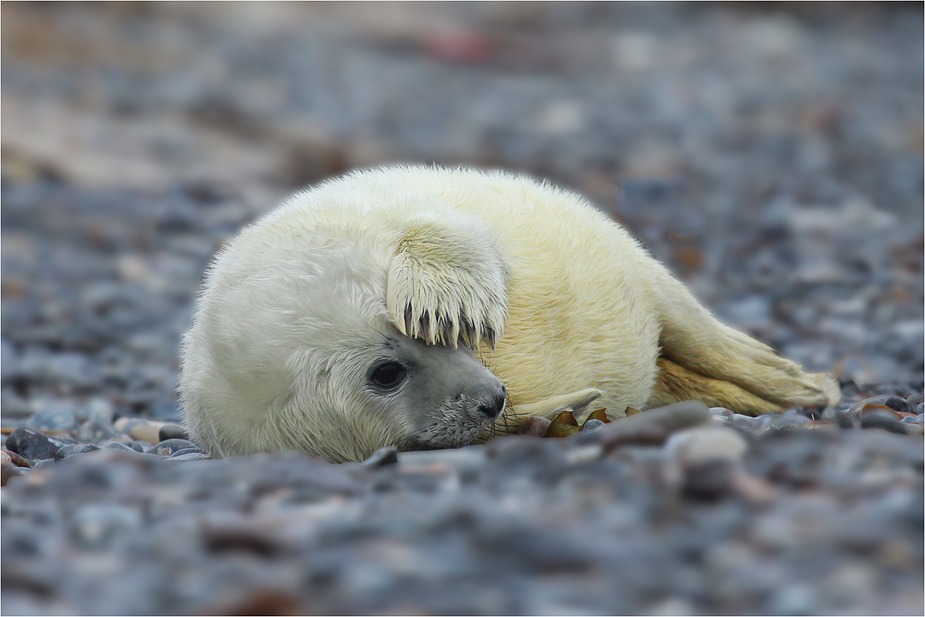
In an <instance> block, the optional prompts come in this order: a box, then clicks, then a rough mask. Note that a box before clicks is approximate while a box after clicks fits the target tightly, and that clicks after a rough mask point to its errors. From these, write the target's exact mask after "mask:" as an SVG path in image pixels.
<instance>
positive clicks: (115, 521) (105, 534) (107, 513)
mask: <svg viewBox="0 0 925 617" xmlns="http://www.w3.org/2000/svg"><path fill="white" fill-rule="evenodd" d="M142 523H143V519H142V516H141V514H140V513H139V512H138V511H137V510H135V509H133V508H130V507H126V506H121V505H118V504H105V503H102V504H96V503H90V504H87V505H84V506H82V507H80V508H78V509H77V511H75V512H74V514H73V517H72V519H71V525H72V530H73V531H72V533H73V536H74V539H75V540H76V542H77V545H78V546H80V547H82V548H90V549H94V548H98V547H101V546H104V545H106V544H108V543H110V542H112V541H113V540H114V538H115V536H117V535H128V534H131V533H133V532H135V531H136V530H137V529H139V528H140V527H141V525H142Z"/></svg>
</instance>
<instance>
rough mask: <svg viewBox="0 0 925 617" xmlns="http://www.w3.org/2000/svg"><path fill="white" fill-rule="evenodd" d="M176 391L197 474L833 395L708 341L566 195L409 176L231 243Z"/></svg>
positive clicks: (650, 273)
mask: <svg viewBox="0 0 925 617" xmlns="http://www.w3.org/2000/svg"><path fill="white" fill-rule="evenodd" d="M473 352H474V353H473ZM505 387H506V390H505ZM180 392H181V398H182V402H183V404H184V407H185V413H186V418H187V422H188V424H189V426H190V429H191V431H192V433H193V436H194V437H195V438H196V439H197V441H199V442H200V443H201V444H202V445H203V446H204V447H205V448H206V449H207V450H208V451H209V452H210V453H211V454H212V455H213V456H223V455H230V454H239V453H247V452H254V451H261V450H277V449H300V450H303V451H305V452H307V453H309V454H313V455H318V456H324V457H326V458H328V459H330V460H334V461H343V460H356V459H360V458H363V457H364V456H367V455H368V454H369V453H371V452H372V451H373V450H375V449H376V448H378V447H382V446H385V445H392V444H394V445H398V446H399V447H402V448H406V449H416V448H436V447H453V446H460V445H464V444H466V443H470V442H472V441H473V440H474V439H475V438H476V437H478V435H479V434H480V433H482V432H483V430H484V429H485V428H486V427H487V426H489V425H490V424H492V423H494V426H496V427H497V426H500V425H502V424H503V425H504V426H505V427H507V428H508V429H510V428H511V427H512V426H515V425H516V419H517V418H520V417H523V416H525V415H532V414H536V413H548V412H553V411H556V410H558V409H560V408H562V407H564V406H570V407H573V408H576V407H586V406H587V404H588V403H589V402H590V401H591V400H593V399H594V398H596V397H598V396H600V400H599V404H600V406H602V407H606V408H607V409H608V410H610V411H611V412H613V413H614V415H621V414H622V412H623V410H625V409H626V407H628V406H630V407H636V408H647V407H653V406H657V405H661V404H667V403H670V402H674V401H677V400H685V399H689V398H697V399H701V400H704V402H706V403H707V404H710V405H723V406H726V407H730V408H732V409H734V410H736V411H740V412H743V413H765V412H770V411H778V410H781V409H783V408H786V407H791V406H799V405H820V404H826V403H828V404H834V402H836V401H837V400H838V398H839V393H838V389H837V387H836V385H835V383H834V381H833V380H832V379H831V378H830V377H828V376H826V375H813V374H807V373H805V372H803V371H802V369H800V367H799V366H797V365H795V364H793V363H792V362H790V361H788V360H785V359H783V358H781V357H779V356H777V355H776V354H775V353H774V352H773V351H772V350H771V349H770V348H769V347H767V346H765V345H764V344H762V343H759V342H758V341H755V340H754V339H751V338H750V337H748V336H746V335H744V334H742V333H740V332H738V331H736V330H733V329H731V328H728V327H726V326H724V325H722V324H720V323H719V322H717V321H716V320H715V319H714V318H713V317H712V316H711V315H710V314H709V313H708V312H707V311H706V310H705V309H704V308H702V307H701V306H700V305H699V304H698V303H697V302H696V301H695V300H694V299H693V298H692V297H691V295H690V293H689V292H688V291H687V290H686V288H685V287H684V286H683V285H682V284H681V283H679V282H678V281H677V280H675V279H674V278H673V277H672V276H671V275H670V274H669V273H668V272H667V270H665V268H664V267H663V266H662V265H661V264H659V263H658V262H656V261H655V260H654V259H652V258H651V257H650V256H649V255H648V254H646V252H645V251H644V250H643V249H642V248H641V247H640V246H639V244H638V243H637V242H636V241H635V240H634V239H633V238H632V237H630V235H629V234H628V233H627V232H626V231H625V230H624V229H623V228H621V227H620V226H619V225H617V224H616V223H614V222H613V221H612V220H610V219H609V218H607V217H606V216H605V215H604V214H602V213H601V212H600V211H598V210H597V209H596V208H594V207H593V206H591V205H590V204H588V203H586V202H585V201H583V200H582V199H581V198H580V197H578V196H576V195H574V194H572V193H569V192H566V191H563V190H561V189H558V188H555V187H552V186H550V185H548V184H540V183H537V182H535V181H533V180H531V179H529V178H525V177H518V176H512V175H509V174H506V173H502V172H489V173H484V172H479V171H474V170H462V169H460V170H450V169H437V168H424V167H396V168H385V169H379V170H374V171H368V172H360V173H355V174H352V175H348V176H345V177H342V178H339V179H336V180H334V181H330V182H327V183H324V184H322V185H320V186H318V187H316V188H314V189H311V190H308V191H305V192H302V193H298V194H296V195H294V196H293V197H292V198H291V199H290V200H289V201H287V202H286V203H284V204H283V205H282V206H281V207H280V208H278V209H277V210H276V211H274V212H272V213H271V214H269V215H268V216H266V217H265V218H264V219H262V220H261V221H258V222H257V223H256V224H254V225H253V226H251V227H249V228H247V229H245V230H244V231H242V233H241V234H240V235H239V236H238V237H237V238H235V239H234V240H233V241H232V242H231V243H229V244H228V245H227V246H226V248H225V249H224V250H223V251H222V253H221V254H220V255H219V256H218V257H217V258H216V260H215V262H214V264H213V265H212V268H211V270H210V272H209V275H208V280H207V282H206V285H205V289H204V291H203V294H202V296H201V298H200V302H199V307H198V312H197V315H196V317H195V319H194V323H193V327H192V329H191V331H190V332H189V334H188V335H187V337H186V339H185V342H184V350H183V373H182V377H181V387H180ZM505 396H506V397H507V398H506V400H505ZM503 408H506V409H505V411H504V414H503V418H501V419H499V418H498V415H499V414H500V413H501V412H502V409H503Z"/></svg>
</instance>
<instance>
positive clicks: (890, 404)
mask: <svg viewBox="0 0 925 617" xmlns="http://www.w3.org/2000/svg"><path fill="white" fill-rule="evenodd" d="M867 407H887V408H889V409H893V410H894V411H903V412H907V411H912V410H911V409H909V407H908V405H907V404H906V401H905V399H903V398H902V397H900V396H896V395H895V394H882V395H880V396H873V397H871V398H867V399H864V400H863V401H858V402H857V403H855V404H854V405H852V406H851V408H850V409H849V410H848V414H849V415H851V417H852V418H854V419H859V418H860V416H861V414H862V412H863V411H864V409H865V408H867Z"/></svg>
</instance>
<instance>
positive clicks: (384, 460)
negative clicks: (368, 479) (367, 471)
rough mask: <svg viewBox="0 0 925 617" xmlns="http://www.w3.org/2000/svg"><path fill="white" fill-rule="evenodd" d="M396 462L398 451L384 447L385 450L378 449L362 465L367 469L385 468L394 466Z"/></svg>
mask: <svg viewBox="0 0 925 617" xmlns="http://www.w3.org/2000/svg"><path fill="white" fill-rule="evenodd" d="M397 462H398V450H396V449H395V447H394V446H386V447H385V448H379V449H378V450H376V451H375V452H373V453H372V455H370V457H369V458H368V459H366V460H365V461H363V464H364V465H367V466H369V467H385V466H387V465H394V464H395V463H397Z"/></svg>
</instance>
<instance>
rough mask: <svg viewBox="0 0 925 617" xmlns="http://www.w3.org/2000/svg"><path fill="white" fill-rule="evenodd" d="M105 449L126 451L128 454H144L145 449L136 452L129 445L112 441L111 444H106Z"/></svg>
mask: <svg viewBox="0 0 925 617" xmlns="http://www.w3.org/2000/svg"><path fill="white" fill-rule="evenodd" d="M103 447H104V448H106V449H107V450H125V451H127V452H144V448H140V449H137V450H136V449H135V448H131V447H129V446H128V445H126V444H124V443H120V442H118V441H110V442H109V443H107V444H105V445H104V446H103Z"/></svg>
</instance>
